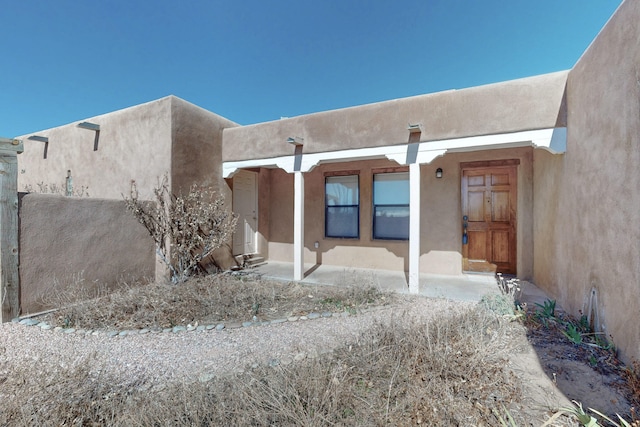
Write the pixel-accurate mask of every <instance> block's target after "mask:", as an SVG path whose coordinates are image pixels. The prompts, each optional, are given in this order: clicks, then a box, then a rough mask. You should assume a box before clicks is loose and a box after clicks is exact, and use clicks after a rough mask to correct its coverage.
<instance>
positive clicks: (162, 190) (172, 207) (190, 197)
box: [124, 175, 237, 283]
mask: <svg viewBox="0 0 640 427" xmlns="http://www.w3.org/2000/svg"><path fill="white" fill-rule="evenodd" d="M153 193H154V196H155V203H149V202H144V201H141V200H140V199H139V198H138V190H137V187H136V183H135V181H131V191H130V195H129V197H128V198H127V197H125V198H124V200H125V203H126V206H127V208H128V209H129V210H130V211H131V212H132V213H133V215H134V216H135V217H136V218H137V219H138V221H139V222H140V223H141V224H142V225H143V226H144V227H145V228H146V229H147V231H148V232H149V234H150V235H151V238H152V239H153V241H154V242H155V244H156V253H157V255H158V257H159V258H160V260H161V261H162V262H163V263H164V264H165V265H166V266H167V267H168V268H169V271H170V272H171V282H172V283H181V282H184V281H185V280H186V279H187V278H188V277H189V276H191V275H192V274H193V273H194V272H196V271H198V270H199V269H200V261H201V260H202V259H203V258H204V257H206V256H207V255H209V254H210V253H211V252H213V251H214V250H216V249H218V248H220V247H222V245H224V244H225V242H227V241H228V240H229V239H230V238H231V235H232V233H233V231H234V230H235V228H236V223H237V218H236V217H235V216H234V215H233V214H232V213H231V212H230V211H229V210H228V209H227V208H226V206H225V203H224V197H222V196H219V195H216V194H215V192H214V191H213V190H212V189H211V188H206V187H201V186H198V185H193V186H192V187H191V189H190V190H189V193H188V194H187V195H186V196H181V195H180V196H176V195H174V194H172V193H171V192H170V191H169V184H168V179H167V176H166V175H165V176H164V177H163V178H162V180H161V181H160V183H159V184H158V186H157V187H156V188H154V190H153Z"/></svg>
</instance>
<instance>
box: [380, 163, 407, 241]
mask: <svg viewBox="0 0 640 427" xmlns="http://www.w3.org/2000/svg"><path fill="white" fill-rule="evenodd" d="M388 174H404V175H405V176H406V181H407V184H409V185H410V181H409V169H408V168H397V169H395V168H387V169H380V170H374V171H372V179H371V205H372V208H371V216H372V220H371V238H372V239H373V240H392V241H401V242H406V241H409V239H410V233H411V231H410V230H407V234H406V237H404V236H403V237H379V236H377V235H376V231H378V230H377V227H376V225H377V223H378V221H377V220H376V218H377V215H376V212H377V208H379V207H380V208H406V209H407V211H408V212H409V218H410V215H411V213H410V200H407V203H406V204H405V203H388V204H383V203H376V197H375V195H376V176H379V175H388Z"/></svg>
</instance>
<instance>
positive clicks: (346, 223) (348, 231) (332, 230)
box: [324, 175, 360, 239]
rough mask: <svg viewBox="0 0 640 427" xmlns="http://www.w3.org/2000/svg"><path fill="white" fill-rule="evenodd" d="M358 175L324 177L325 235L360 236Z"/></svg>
mask: <svg viewBox="0 0 640 427" xmlns="http://www.w3.org/2000/svg"><path fill="white" fill-rule="evenodd" d="M358 187H359V185H358V175H345V176H328V177H326V178H325V216H324V218H325V220H324V230H325V236H326V237H343V238H352V239H353V238H355V239H357V238H359V237H360V194H359V190H358Z"/></svg>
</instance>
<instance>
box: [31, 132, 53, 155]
mask: <svg viewBox="0 0 640 427" xmlns="http://www.w3.org/2000/svg"><path fill="white" fill-rule="evenodd" d="M27 139H30V140H31V141H40V142H44V156H43V158H44V159H46V158H47V151H48V150H49V138H48V137H46V136H40V135H31V136H30V137H29V138H27Z"/></svg>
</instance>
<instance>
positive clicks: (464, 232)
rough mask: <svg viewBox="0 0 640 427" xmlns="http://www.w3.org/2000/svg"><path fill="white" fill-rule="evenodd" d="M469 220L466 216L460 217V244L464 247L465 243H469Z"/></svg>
mask: <svg viewBox="0 0 640 427" xmlns="http://www.w3.org/2000/svg"><path fill="white" fill-rule="evenodd" d="M468 220H469V217H468V216H466V215H465V216H463V217H462V221H463V222H462V244H463V245H466V244H467V243H469V235H468V234H467V225H468V224H467V221H468Z"/></svg>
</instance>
